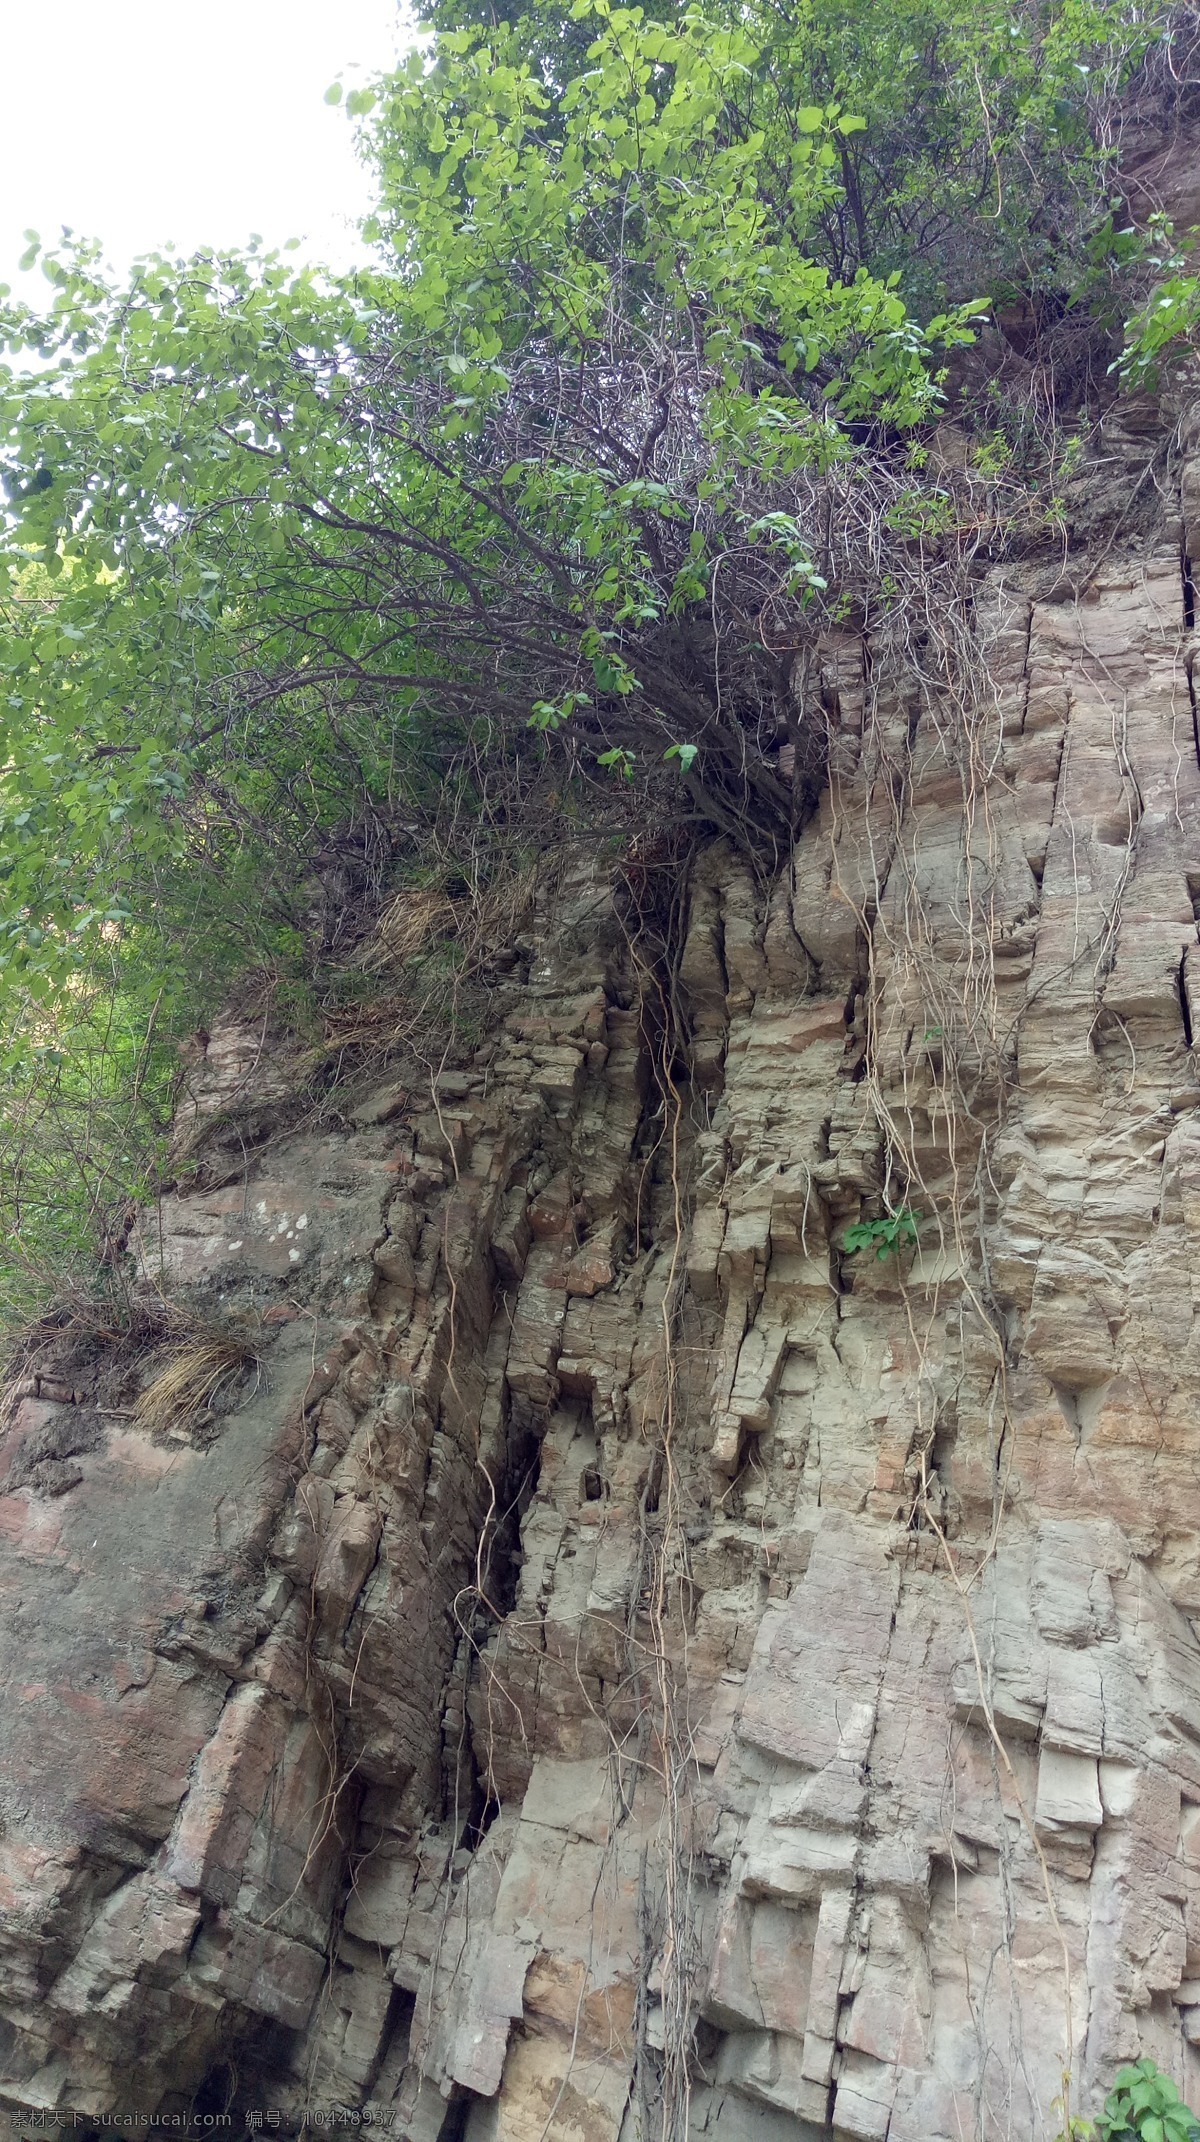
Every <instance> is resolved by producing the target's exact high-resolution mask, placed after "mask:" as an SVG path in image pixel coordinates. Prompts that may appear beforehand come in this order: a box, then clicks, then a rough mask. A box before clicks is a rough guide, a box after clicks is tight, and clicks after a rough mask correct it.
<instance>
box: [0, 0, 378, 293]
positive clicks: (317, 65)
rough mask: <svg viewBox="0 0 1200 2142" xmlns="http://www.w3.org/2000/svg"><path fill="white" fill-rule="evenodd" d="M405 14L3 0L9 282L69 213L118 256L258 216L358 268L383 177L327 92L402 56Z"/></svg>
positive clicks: (222, 230) (273, 232)
mask: <svg viewBox="0 0 1200 2142" xmlns="http://www.w3.org/2000/svg"><path fill="white" fill-rule="evenodd" d="M398 25H399V15H398V10H397V4H396V0H0V92H2V110H0V282H8V283H11V284H13V285H14V287H18V288H21V289H23V290H28V289H29V285H28V283H27V281H26V279H24V278H18V277H17V274H16V267H17V262H18V261H19V259H20V257H21V254H22V253H23V251H24V250H25V241H24V238H23V236H22V233H23V232H24V231H25V230H26V229H33V230H36V231H38V232H39V233H40V235H41V237H42V238H43V240H51V239H54V238H56V237H57V236H58V235H59V232H60V228H61V226H62V225H63V224H64V223H67V224H70V225H71V226H72V228H73V229H75V230H76V231H78V232H80V233H82V234H84V235H86V236H89V237H98V238H101V239H102V240H103V241H104V244H105V247H106V249H107V251H108V252H109V254H110V256H111V257H112V258H113V259H114V260H115V261H117V262H118V263H123V262H127V261H128V260H129V259H130V258H131V257H132V255H134V254H135V253H138V252H141V251H144V250H147V249H150V248H155V247H158V246H161V245H164V244H165V243H166V242H167V241H173V242H174V244H175V245H176V246H177V247H179V248H180V249H182V250H184V251H188V252H190V251H192V250H193V249H194V248H195V247H197V246H200V245H217V246H221V245H241V244H244V242H245V240H246V239H247V238H248V236H249V235H250V233H251V232H252V231H257V232H259V233H260V234H261V236H262V237H263V238H264V239H265V240H266V241H267V242H268V243H269V244H272V245H276V244H282V243H283V241H284V240H285V239H287V238H300V239H302V240H303V241H304V255H305V257H308V258H317V259H322V260H327V261H329V262H330V264H331V265H333V266H345V265H348V264H349V262H350V260H351V259H352V258H354V257H356V255H357V253H358V251H359V250H360V249H359V247H358V245H357V243H356V241H355V239H354V236H353V225H354V222H355V220H356V218H358V217H359V216H361V215H363V214H364V213H365V211H366V209H367V207H368V206H369V201H370V192H369V181H368V177H367V174H366V173H365V172H364V171H363V169H362V167H361V166H360V165H359V163H358V161H357V159H356V157H355V155H354V151H353V146H352V134H351V124H350V122H349V121H348V120H347V118H346V116H345V113H344V111H342V110H340V109H334V108H332V107H331V106H329V105H327V104H326V103H325V102H324V93H325V91H326V89H327V88H328V87H329V85H330V83H331V82H332V81H333V80H334V78H335V76H336V75H339V74H344V75H345V77H346V81H347V86H348V87H352V86H353V83H354V81H355V79H356V78H360V76H361V74H362V73H368V74H369V73H374V72H376V71H378V70H379V69H380V68H383V67H387V66H390V65H391V64H393V63H394V60H395V57H396V54H397V50H398V48H399V43H400V31H399V27H398ZM45 288H46V286H45V284H44V282H43V283H41V284H40V289H41V290H42V291H44V290H45ZM29 294H30V295H31V296H33V295H35V293H34V291H33V290H29Z"/></svg>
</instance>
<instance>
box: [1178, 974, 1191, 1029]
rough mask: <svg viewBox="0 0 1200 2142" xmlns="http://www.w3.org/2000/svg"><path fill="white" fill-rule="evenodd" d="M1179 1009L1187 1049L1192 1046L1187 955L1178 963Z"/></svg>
mask: <svg viewBox="0 0 1200 2142" xmlns="http://www.w3.org/2000/svg"><path fill="white" fill-rule="evenodd" d="M1179 1009H1180V1011H1181V1012H1182V1013H1183V1038H1184V1041H1185V1042H1186V1044H1187V1046H1188V1048H1189V1049H1190V1048H1191V1046H1192V1013H1191V1006H1190V1005H1189V1003H1188V993H1187V953H1186V952H1185V953H1184V955H1183V958H1182V959H1181V960H1180V962H1179Z"/></svg>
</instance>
